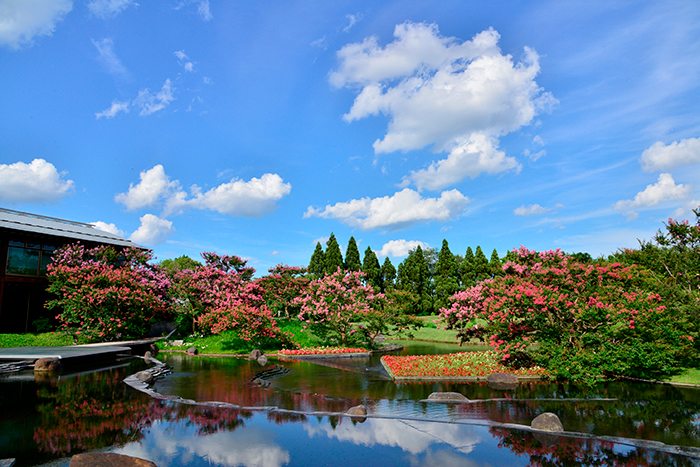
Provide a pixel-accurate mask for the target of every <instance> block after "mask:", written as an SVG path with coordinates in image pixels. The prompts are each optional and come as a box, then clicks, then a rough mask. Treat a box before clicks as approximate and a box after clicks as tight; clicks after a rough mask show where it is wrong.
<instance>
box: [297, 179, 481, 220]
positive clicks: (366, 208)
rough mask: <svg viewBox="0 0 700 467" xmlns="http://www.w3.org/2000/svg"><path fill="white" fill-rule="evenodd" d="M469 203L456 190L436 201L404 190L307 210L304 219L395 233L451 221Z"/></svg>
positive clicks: (447, 192) (406, 189)
mask: <svg viewBox="0 0 700 467" xmlns="http://www.w3.org/2000/svg"><path fill="white" fill-rule="evenodd" d="M470 202H471V200H470V199H469V198H467V197H466V196H464V195H463V194H462V193H460V192H459V191H457V190H450V191H443V192H442V193H441V195H440V197H439V198H422V197H421V195H420V194H419V193H418V192H416V191H414V190H411V189H410V188H405V189H403V190H402V191H399V192H398V193H395V194H394V195H393V196H384V197H381V198H374V199H370V198H362V199H353V200H350V201H348V202H346V203H336V204H335V205H333V206H331V205H327V206H326V207H325V208H323V209H316V208H314V207H313V206H309V208H308V209H307V211H306V213H305V214H304V218H307V217H311V216H316V217H322V218H324V219H339V220H340V221H341V222H343V223H345V224H348V225H351V226H353V227H359V228H361V229H362V230H374V229H385V230H399V229H403V228H406V227H410V226H412V225H414V224H417V223H419V222H430V221H440V222H447V221H451V220H454V219H456V218H457V217H459V216H460V215H461V214H462V212H463V211H464V209H465V208H466V207H467V204H469V203H470Z"/></svg>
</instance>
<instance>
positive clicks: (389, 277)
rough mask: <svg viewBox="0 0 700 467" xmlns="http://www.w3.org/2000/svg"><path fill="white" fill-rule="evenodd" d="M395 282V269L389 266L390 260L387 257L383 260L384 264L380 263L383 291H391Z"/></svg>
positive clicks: (391, 265)
mask: <svg viewBox="0 0 700 467" xmlns="http://www.w3.org/2000/svg"><path fill="white" fill-rule="evenodd" d="M395 280H396V268H395V267H394V265H393V264H391V260H390V259H389V257H388V256H387V257H386V258H384V262H383V263H382V279H381V282H382V286H383V287H384V290H387V289H393V288H394V281H395Z"/></svg>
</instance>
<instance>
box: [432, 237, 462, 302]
mask: <svg viewBox="0 0 700 467" xmlns="http://www.w3.org/2000/svg"><path fill="white" fill-rule="evenodd" d="M459 276H460V274H459V264H458V263H457V260H456V259H455V256H454V255H453V254H452V252H451V251H450V247H449V245H448V243H447V240H444V239H443V240H442V247H441V248H440V253H439V254H438V260H437V264H436V265H435V278H434V279H435V308H436V309H440V308H444V307H446V306H448V304H449V299H450V297H451V296H452V295H453V294H454V293H455V292H457V291H458V290H459V282H460V280H459V279H460V277H459Z"/></svg>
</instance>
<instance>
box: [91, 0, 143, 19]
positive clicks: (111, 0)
mask: <svg viewBox="0 0 700 467" xmlns="http://www.w3.org/2000/svg"><path fill="white" fill-rule="evenodd" d="M131 5H134V6H138V5H139V4H138V3H136V2H135V1H134V0H90V2H89V3H88V9H89V10H90V13H92V14H93V15H95V16H96V17H98V18H102V19H105V18H113V17H115V16H117V15H118V14H119V13H121V12H122V11H124V10H126V9H127V8H128V7H130V6H131Z"/></svg>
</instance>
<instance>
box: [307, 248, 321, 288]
mask: <svg viewBox="0 0 700 467" xmlns="http://www.w3.org/2000/svg"><path fill="white" fill-rule="evenodd" d="M323 256H324V255H323V247H321V242H316V249H315V250H314V254H313V255H311V261H309V267H308V268H307V271H308V272H309V274H311V276H312V277H313V278H316V279H318V278H319V277H323V273H324V270H325V267H324V260H323Z"/></svg>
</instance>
